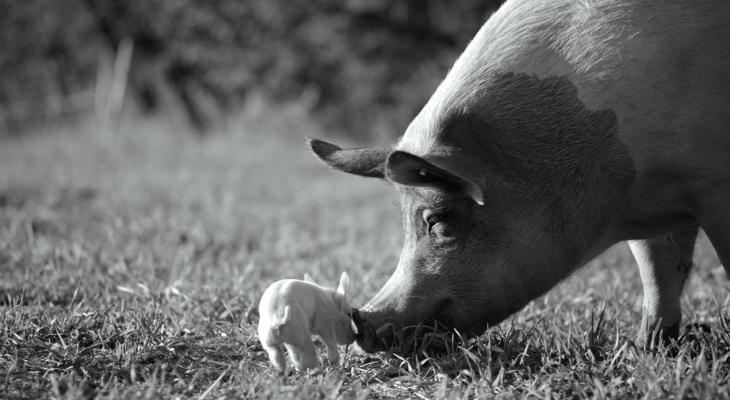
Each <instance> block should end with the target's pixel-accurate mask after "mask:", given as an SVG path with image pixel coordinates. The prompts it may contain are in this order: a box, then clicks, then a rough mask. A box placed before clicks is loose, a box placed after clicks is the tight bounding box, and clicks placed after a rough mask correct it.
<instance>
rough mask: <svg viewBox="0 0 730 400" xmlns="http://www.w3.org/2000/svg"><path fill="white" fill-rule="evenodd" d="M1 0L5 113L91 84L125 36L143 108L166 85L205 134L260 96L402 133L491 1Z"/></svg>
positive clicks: (385, 132) (345, 122)
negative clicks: (222, 113)
mask: <svg viewBox="0 0 730 400" xmlns="http://www.w3.org/2000/svg"><path fill="white" fill-rule="evenodd" d="M1 1H2V3H3V4H2V5H0V9H2V10H3V13H0V14H1V16H0V40H2V48H3V52H2V53H0V110H2V109H4V111H5V113H6V114H10V117H13V115H12V114H13V113H14V112H15V111H14V110H15V109H14V108H13V107H12V105H13V104H14V103H18V102H20V103H24V104H28V103H30V104H34V105H35V107H37V109H38V108H42V104H40V103H42V101H39V99H43V98H46V97H47V96H49V95H52V96H58V95H68V94H70V93H73V92H75V91H79V90H82V89H85V88H88V87H91V86H93V85H94V84H95V81H96V78H97V70H98V69H99V67H100V66H101V65H102V64H103V62H104V58H105V57H106V58H108V57H110V56H111V55H112V54H113V53H114V50H115V49H116V48H117V46H118V45H119V43H120V42H121V41H122V40H123V39H125V38H129V39H131V40H132V41H133V43H134V58H133V65H132V70H131V73H130V85H131V89H132V93H133V95H134V98H135V100H136V104H138V105H140V107H141V108H142V109H143V110H146V111H155V110H158V109H159V108H160V107H161V104H162V103H164V102H165V101H170V96H166V93H167V91H170V92H171V93H172V94H173V96H172V98H173V99H177V103H179V104H181V105H182V106H183V108H184V109H185V111H186V113H187V115H188V116H189V118H190V120H191V122H192V123H193V124H194V125H195V126H196V127H198V128H200V129H205V128H206V127H208V126H210V125H211V124H212V123H213V122H214V121H215V119H216V118H217V115H218V113H217V111H218V110H229V111H230V110H232V109H234V105H236V104H239V103H240V102H241V101H243V100H245V99H246V97H247V96H248V95H250V94H251V93H264V94H266V95H267V96H269V97H271V98H274V99H277V100H279V101H289V102H303V103H306V104H308V105H309V106H310V108H311V109H312V111H313V112H315V113H316V115H318V116H320V117H322V120H323V121H324V122H327V123H328V124H329V125H330V126H333V127H338V128H344V129H345V130H348V131H350V132H353V133H371V134H373V133H376V134H378V135H382V136H393V135H395V134H398V133H400V131H402V129H404V127H405V125H406V123H407V122H408V121H409V120H410V119H411V118H412V117H413V116H414V115H415V113H416V112H417V110H418V108H420V106H421V105H422V104H423V103H424V102H425V100H426V99H427V97H428V95H429V94H430V93H431V92H432V90H433V89H434V88H435V86H436V84H437V82H438V81H439V80H440V79H441V78H442V77H443V75H444V74H445V71H446V70H447V69H448V67H449V66H450V65H451V64H452V63H453V61H454V59H455V58H456V55H457V54H458V52H459V51H460V50H461V49H462V48H463V47H464V46H465V44H466V43H467V42H468V40H469V39H470V38H471V37H472V36H473V35H474V34H475V33H476V30H477V29H478V27H479V26H480V25H481V23H483V22H484V20H485V19H486V17H487V15H488V12H489V10H491V9H493V8H495V7H496V6H498V4H499V1H498V0H492V1H477V0H469V1H460V2H458V3H450V2H445V1H443V0H428V1H414V0H410V1H405V2H392V1H384V0H378V1H366V0H349V1H340V0H317V1H305V0H246V1H239V0H216V1H208V0H174V1H169V0H147V1H111V2H110V1H105V0H68V1H63V2H48V1H43V0H29V1H26V2H22V3H18V2H13V1H9V0H1ZM37 109H36V111H37ZM15 113H16V114H18V112H15ZM21 114H22V113H21ZM15 117H17V118H22V117H23V115H15ZM11 119H12V118H11ZM374 121H375V122H374Z"/></svg>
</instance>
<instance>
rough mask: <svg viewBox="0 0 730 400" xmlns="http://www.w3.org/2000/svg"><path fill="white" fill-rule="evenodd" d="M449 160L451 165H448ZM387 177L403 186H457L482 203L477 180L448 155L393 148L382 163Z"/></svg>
mask: <svg viewBox="0 0 730 400" xmlns="http://www.w3.org/2000/svg"><path fill="white" fill-rule="evenodd" d="M448 164H451V165H448ZM385 175H386V177H387V178H388V180H390V181H393V182H395V183H398V184H401V185H406V186H430V187H442V188H453V189H457V190H461V191H463V192H464V193H466V194H467V195H469V197H471V198H472V199H473V200H474V201H475V202H477V203H478V204H479V205H484V194H483V192H482V188H481V187H480V186H479V184H478V183H477V182H478V180H477V179H476V178H475V177H474V176H473V175H474V174H471V173H469V170H468V169H467V168H463V167H461V168H459V167H458V164H456V163H453V162H452V163H449V162H448V159H446V158H444V159H441V160H439V159H436V158H434V159H428V158H426V157H419V156H416V155H413V154H411V153H406V152H405V151H394V152H392V153H391V154H390V155H389V156H388V160H387V161H386V164H385Z"/></svg>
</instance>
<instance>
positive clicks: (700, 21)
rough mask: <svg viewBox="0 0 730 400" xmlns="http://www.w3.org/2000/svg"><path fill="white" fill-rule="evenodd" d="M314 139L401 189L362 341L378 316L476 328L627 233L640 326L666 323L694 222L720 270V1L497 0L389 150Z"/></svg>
mask: <svg viewBox="0 0 730 400" xmlns="http://www.w3.org/2000/svg"><path fill="white" fill-rule="evenodd" d="M310 146H311V148H312V150H313V151H314V153H316V155H317V156H318V157H319V158H320V159H322V160H323V161H324V162H325V163H327V164H328V165H330V166H331V167H333V168H335V169H338V170H341V171H344V172H348V173H351V174H356V175H362V176H369V177H377V178H383V179H387V180H388V181H390V182H393V183H394V184H395V187H396V188H397V190H398V192H399V194H400V202H401V208H402V215H403V226H404V229H405V243H404V246H403V251H402V253H401V256H400V260H399V262H398V266H397V267H396V269H395V272H394V273H393V275H392V276H391V278H390V279H389V280H388V281H387V283H386V284H385V286H384V287H383V288H382V289H381V290H380V291H379V293H377V294H376V295H375V297H374V298H373V299H372V300H370V302H368V303H367V305H366V306H365V307H364V308H363V312H362V313H361V317H362V318H361V319H360V325H362V326H361V330H362V331H364V332H374V331H377V332H378V335H379V337H378V338H376V339H373V338H363V339H361V340H360V345H361V346H362V347H363V348H365V349H366V350H368V351H375V350H379V349H382V348H384V347H385V346H387V345H388V344H389V340H390V339H391V336H392V334H391V333H390V332H392V330H391V329H383V327H389V326H392V327H394V328H395V330H396V331H397V330H400V329H402V328H403V327H405V326H408V325H411V324H416V323H419V322H423V321H425V322H433V321H439V322H441V323H442V324H444V325H446V326H448V327H453V328H457V329H458V330H459V331H460V332H462V333H470V334H478V333H481V332H483V331H484V330H485V328H486V327H487V326H488V325H490V324H495V323H497V322H499V321H501V320H503V319H504V318H505V317H507V316H509V315H510V314H512V313H514V312H515V311H517V310H519V309H520V308H522V307H523V306H524V305H525V304H526V303H527V302H529V301H530V300H532V299H534V298H536V297H538V296H540V295H541V294H543V293H545V292H546V291H547V290H549V289H550V288H552V287H553V286H554V285H555V284H557V283H558V282H559V281H561V280H562V279H564V278H565V277H567V276H568V275H569V274H570V273H571V272H573V271H574V270H575V269H576V268H578V267H579V266H581V265H582V264H584V263H586V262H587V261H589V260H590V259H592V258H593V257H595V256H596V255H598V254H599V253H601V252H602V251H604V250H605V249H606V248H607V247H609V246H611V245H612V244H614V243H616V242H619V241H624V240H629V245H630V247H631V250H632V252H633V254H634V256H635V258H636V260H637V262H638V264H639V269H640V275H641V280H642V283H643V288H644V298H643V321H642V325H641V329H640V338H641V339H644V340H645V339H647V338H648V336H649V335H650V332H653V331H655V330H656V331H661V332H662V333H663V334H664V335H673V334H674V335H676V333H677V330H678V327H679V323H680V317H681V313H680V304H679V298H680V294H681V292H682V287H683V285H684V282H685V280H686V278H687V274H688V271H689V270H690V268H691V266H692V252H693V248H694V242H695V239H696V236H697V230H698V228H702V229H704V230H705V232H706V233H707V236H708V237H709V239H710V241H711V242H712V244H713V246H714V247H715V250H716V251H717V253H718V255H719V258H720V261H721V262H722V264H723V265H724V266H725V268H726V269H727V268H728V267H730V6H729V5H728V3H727V1H725V0H717V1H701V2H682V1H674V0H666V1H664V0H659V1H658V0H651V1H649V0H647V1H639V0H636V1H627V0H585V1H574V0H550V1H547V0H508V1H507V2H506V3H505V4H504V5H503V6H502V7H501V8H500V9H499V10H498V11H497V12H496V13H494V14H493V15H492V16H491V17H490V18H489V20H488V21H487V22H486V23H485V24H484V26H483V27H482V28H481V30H480V31H479V32H478V33H477V35H476V37H475V38H474V39H473V40H472V41H471V43H470V44H469V46H468V47H467V48H466V50H465V51H464V53H463V54H462V55H461V56H460V57H459V58H458V60H457V61H456V64H454V66H453V68H452V69H451V71H450V72H449V73H448V75H447V76H446V78H445V79H444V81H443V82H442V83H441V84H440V85H439V87H438V89H437V90H436V92H435V93H434V95H433V96H432V97H431V99H430V100H429V101H428V103H427V104H426V106H425V107H424V108H423V110H422V111H421V112H420V113H419V114H418V115H417V116H416V118H415V119H414V120H413V122H411V124H410V126H409V127H408V129H407V131H406V132H405V134H404V135H403V137H402V138H400V140H399V141H398V143H397V144H396V145H395V146H394V147H393V148H385V149H377V148H358V149H348V150H345V149H340V148H339V147H338V146H335V145H332V144H329V143H326V142H322V141H319V140H312V141H310ZM650 343H651V342H650Z"/></svg>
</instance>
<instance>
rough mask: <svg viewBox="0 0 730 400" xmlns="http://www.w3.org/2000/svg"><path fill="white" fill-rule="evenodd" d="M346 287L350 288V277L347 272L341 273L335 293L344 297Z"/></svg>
mask: <svg viewBox="0 0 730 400" xmlns="http://www.w3.org/2000/svg"><path fill="white" fill-rule="evenodd" d="M348 286H350V275H348V274H347V272H343V273H342V275H340V286H338V287H337V293H339V294H341V295H343V296H346V294H347V288H348Z"/></svg>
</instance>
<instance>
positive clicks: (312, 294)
mask: <svg viewBox="0 0 730 400" xmlns="http://www.w3.org/2000/svg"><path fill="white" fill-rule="evenodd" d="M304 278H305V280H304V281H301V280H298V279H284V280H281V281H278V282H274V283H273V284H271V286H269V287H268V288H267V289H266V291H264V294H263V295H262V296H261V301H260V302H259V326H258V333H259V340H260V341H261V345H262V346H263V348H264V349H265V350H266V352H267V353H268V354H269V359H270V360H271V363H272V364H274V367H275V368H276V369H277V370H278V371H279V372H282V373H283V372H285V371H286V360H285V358H284V347H286V350H287V351H288V352H289V357H291V360H292V362H293V363H294V367H295V368H296V370H297V371H304V370H306V369H307V368H315V367H317V366H318V365H319V364H318V360H317V352H316V349H315V348H314V344H313V343H312V335H319V337H320V338H322V341H324V343H325V344H326V345H327V357H328V359H329V362H330V364H331V365H338V364H339V361H340V354H339V353H338V351H337V345H338V344H339V345H348V344H350V343H352V342H353V341H354V340H355V333H356V332H355V330H354V328H353V326H354V325H353V324H352V319H351V318H352V309H351V307H350V303H349V301H348V300H347V297H346V296H345V293H346V292H347V286H348V285H349V282H350V277H349V276H348V275H347V273H346V272H343V273H342V276H341V277H340V285H339V287H338V288H337V290H333V289H329V288H325V287H322V286H320V285H318V284H316V283H315V282H314V281H313V280H312V279H311V277H309V276H308V275H305V277H304Z"/></svg>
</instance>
